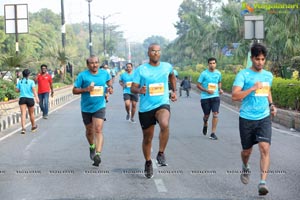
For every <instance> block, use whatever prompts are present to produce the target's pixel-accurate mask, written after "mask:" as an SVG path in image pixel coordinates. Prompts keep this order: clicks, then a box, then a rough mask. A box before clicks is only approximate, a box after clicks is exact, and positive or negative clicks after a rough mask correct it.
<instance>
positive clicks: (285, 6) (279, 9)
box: [241, 2, 300, 16]
mask: <svg viewBox="0 0 300 200" xmlns="http://www.w3.org/2000/svg"><path fill="white" fill-rule="evenodd" d="M299 8H300V4H299V3H253V4H251V3H246V2H243V3H242V11H241V15H242V16H243V15H246V14H250V13H253V12H254V10H255V11H259V10H261V11H267V13H269V14H282V13H285V14H286V13H290V14H292V13H295V14H296V13H299Z"/></svg>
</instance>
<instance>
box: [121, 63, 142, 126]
mask: <svg viewBox="0 0 300 200" xmlns="http://www.w3.org/2000/svg"><path fill="white" fill-rule="evenodd" d="M132 80H133V66H132V63H127V64H126V72H124V73H123V74H121V77H120V80H119V83H120V85H121V86H122V88H123V99H124V101H125V110H126V113H127V114H126V120H127V121H130V122H132V123H135V121H134V114H135V111H136V104H137V102H138V100H139V96H138V95H137V94H133V93H131V92H130V88H131V84H132ZM130 107H131V109H130Z"/></svg>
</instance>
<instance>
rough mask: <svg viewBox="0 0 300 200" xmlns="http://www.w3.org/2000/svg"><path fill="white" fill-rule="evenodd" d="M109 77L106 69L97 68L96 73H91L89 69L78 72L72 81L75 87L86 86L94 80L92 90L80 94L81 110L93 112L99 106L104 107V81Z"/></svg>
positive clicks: (98, 108) (99, 107)
mask: <svg viewBox="0 0 300 200" xmlns="http://www.w3.org/2000/svg"><path fill="white" fill-rule="evenodd" d="M110 79H111V76H110V74H109V73H108V72H107V71H106V70H102V69H99V70H98V73H97V74H91V73H90V71H89V70H85V71H83V72H80V73H79V74H78V76H77V79H76V81H75V83H74V87H76V88H86V87H88V86H90V85H91V83H92V82H94V87H95V89H94V91H93V92H84V93H82V94H81V111H82V112H88V113H94V112H96V111H98V110H100V109H101V108H105V106H106V102H105V92H106V91H105V90H106V82H107V81H109V80H110Z"/></svg>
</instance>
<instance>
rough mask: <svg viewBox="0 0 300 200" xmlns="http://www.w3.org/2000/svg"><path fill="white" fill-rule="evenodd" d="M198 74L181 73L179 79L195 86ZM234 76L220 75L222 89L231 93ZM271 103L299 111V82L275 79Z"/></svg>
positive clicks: (190, 72) (228, 74)
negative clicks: (188, 78) (187, 80)
mask: <svg viewBox="0 0 300 200" xmlns="http://www.w3.org/2000/svg"><path fill="white" fill-rule="evenodd" d="M199 75H200V73H199V72H192V71H181V72H179V78H180V79H182V78H183V77H185V76H187V77H191V80H192V83H194V84H196V83H197V80H198V78H199ZM235 76H236V75H235V74H230V73H222V89H223V90H224V91H225V92H227V93H231V91H232V85H233V82H234V79H235ZM272 96H273V102H274V104H275V105H276V106H277V107H278V108H283V109H290V110H296V111H300V100H299V99H300V81H299V80H294V79H282V78H278V77H275V78H274V80H273V85H272Z"/></svg>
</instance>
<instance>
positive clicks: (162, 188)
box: [154, 179, 168, 192]
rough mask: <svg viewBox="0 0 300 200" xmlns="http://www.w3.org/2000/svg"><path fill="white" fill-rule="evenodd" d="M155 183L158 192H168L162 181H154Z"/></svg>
mask: <svg viewBox="0 0 300 200" xmlns="http://www.w3.org/2000/svg"><path fill="white" fill-rule="evenodd" d="M154 183H155V186H156V189H157V191H158V192H168V190H167V188H166V187H165V184H164V182H163V180H162V179H154Z"/></svg>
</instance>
